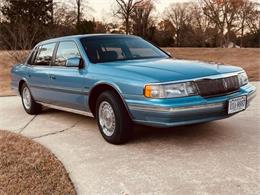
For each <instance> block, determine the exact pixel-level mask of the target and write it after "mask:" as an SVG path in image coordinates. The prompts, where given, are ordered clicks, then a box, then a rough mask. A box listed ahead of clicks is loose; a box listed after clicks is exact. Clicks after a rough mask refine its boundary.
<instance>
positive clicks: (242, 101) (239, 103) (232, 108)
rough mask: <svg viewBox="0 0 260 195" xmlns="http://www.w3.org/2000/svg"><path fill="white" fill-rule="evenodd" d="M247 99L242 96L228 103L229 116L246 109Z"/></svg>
mask: <svg viewBox="0 0 260 195" xmlns="http://www.w3.org/2000/svg"><path fill="white" fill-rule="evenodd" d="M246 104H247V97H246V96H242V97H238V98H234V99H230V100H229V101H228V114H234V113H237V112H240V111H243V110H245V109H246Z"/></svg>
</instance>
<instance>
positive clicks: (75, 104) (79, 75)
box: [49, 41, 86, 110]
mask: <svg viewBox="0 0 260 195" xmlns="http://www.w3.org/2000/svg"><path fill="white" fill-rule="evenodd" d="M73 57H81V54H80V52H79V49H78V47H77V44H76V43H75V42H74V41H62V42H60V43H59V44H58V47H57V50H56V55H55V56H54V61H53V64H52V66H51V69H50V71H49V74H50V84H49V86H50V95H51V103H52V104H54V105H57V106H64V107H67V108H73V109H78V110H86V94H84V92H83V91H84V90H83V88H84V75H85V70H84V69H80V68H79V67H67V66H66V62H67V59H68V58H73Z"/></svg>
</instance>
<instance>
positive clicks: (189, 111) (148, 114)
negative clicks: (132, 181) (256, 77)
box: [126, 84, 256, 127]
mask: <svg viewBox="0 0 260 195" xmlns="http://www.w3.org/2000/svg"><path fill="white" fill-rule="evenodd" d="M239 96H247V102H248V104H247V107H248V106H249V105H250V103H251V101H252V100H253V98H254V97H255V96H256V88H255V87H254V86H253V85H251V84H248V85H245V86H243V87H241V88H240V90H239V91H238V92H236V93H232V94H228V95H224V96H218V97H211V98H203V97H201V96H193V97H185V98H172V99H154V100H152V99H148V98H143V97H139V98H138V97H135V100H131V99H129V97H126V101H127V105H128V108H129V111H130V114H131V116H132V119H133V121H134V122H135V123H140V124H145V125H149V126H157V127H171V126H179V125H188V124H195V123H202V122H208V121H213V120H219V119H224V118H227V117H230V116H233V115H235V114H232V115H228V113H227V106H228V103H227V102H228V100H229V99H232V98H235V97H239Z"/></svg>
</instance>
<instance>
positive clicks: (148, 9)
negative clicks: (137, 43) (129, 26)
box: [131, 0, 154, 37]
mask: <svg viewBox="0 0 260 195" xmlns="http://www.w3.org/2000/svg"><path fill="white" fill-rule="evenodd" d="M153 10H154V4H153V2H152V1H151V0H144V1H143V2H142V3H140V4H138V5H137V6H136V7H135V8H134V11H133V14H132V16H131V18H132V19H133V29H134V33H135V34H137V35H139V36H142V37H147V34H148V29H149V27H150V26H151V25H152V22H153V21H152V18H151V13H152V11H153Z"/></svg>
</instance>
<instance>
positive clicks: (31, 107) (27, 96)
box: [21, 83, 42, 115]
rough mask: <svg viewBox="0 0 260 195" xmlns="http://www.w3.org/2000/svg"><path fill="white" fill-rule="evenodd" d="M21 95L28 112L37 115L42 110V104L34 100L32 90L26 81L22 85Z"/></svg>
mask: <svg viewBox="0 0 260 195" xmlns="http://www.w3.org/2000/svg"><path fill="white" fill-rule="evenodd" d="M21 97H22V103H23V107H24V110H25V111H26V112H27V113H28V114H31V115H35V114H38V113H40V112H41V110H42V106H41V105H40V104H38V103H36V102H35V101H34V99H33V97H32V95H31V91H30V89H29V87H28V86H27V84H26V83H24V84H23V85H22V87H21Z"/></svg>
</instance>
